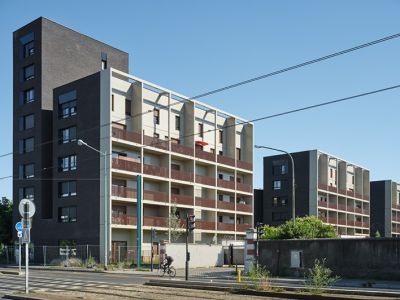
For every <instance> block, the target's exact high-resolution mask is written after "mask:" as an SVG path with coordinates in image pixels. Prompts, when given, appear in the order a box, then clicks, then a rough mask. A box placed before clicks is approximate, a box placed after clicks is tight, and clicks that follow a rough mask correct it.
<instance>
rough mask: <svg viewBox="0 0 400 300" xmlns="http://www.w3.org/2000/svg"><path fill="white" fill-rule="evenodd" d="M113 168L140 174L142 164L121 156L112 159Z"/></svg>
mask: <svg viewBox="0 0 400 300" xmlns="http://www.w3.org/2000/svg"><path fill="white" fill-rule="evenodd" d="M112 167H113V168H114V169H119V170H124V171H129V172H136V173H140V172H141V170H140V162H138V161H137V160H135V159H133V158H129V157H123V156H120V157H118V158H113V159H112Z"/></svg>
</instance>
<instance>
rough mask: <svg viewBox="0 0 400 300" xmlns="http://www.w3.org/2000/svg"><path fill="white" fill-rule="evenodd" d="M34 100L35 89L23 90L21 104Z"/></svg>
mask: <svg viewBox="0 0 400 300" xmlns="http://www.w3.org/2000/svg"><path fill="white" fill-rule="evenodd" d="M33 101H35V89H33V88H32V89H28V90H25V91H24V92H23V97H22V101H21V104H26V103H31V102H33Z"/></svg>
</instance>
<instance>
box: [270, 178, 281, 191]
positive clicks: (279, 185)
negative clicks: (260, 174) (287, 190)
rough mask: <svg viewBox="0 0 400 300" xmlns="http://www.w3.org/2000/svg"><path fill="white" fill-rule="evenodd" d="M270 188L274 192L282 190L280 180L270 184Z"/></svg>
mask: <svg viewBox="0 0 400 300" xmlns="http://www.w3.org/2000/svg"><path fill="white" fill-rule="evenodd" d="M272 188H273V189H274V190H280V189H281V188H282V181H280V180H274V181H273V184H272Z"/></svg>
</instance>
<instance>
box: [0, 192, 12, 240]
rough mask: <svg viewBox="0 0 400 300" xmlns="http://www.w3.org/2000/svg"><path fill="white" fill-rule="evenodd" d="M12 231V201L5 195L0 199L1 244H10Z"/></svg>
mask: <svg viewBox="0 0 400 300" xmlns="http://www.w3.org/2000/svg"><path fill="white" fill-rule="evenodd" d="M12 233H13V224H12V201H11V200H10V199H7V198H6V197H3V198H2V199H1V200H0V244H5V245H8V244H10V243H11V241H12Z"/></svg>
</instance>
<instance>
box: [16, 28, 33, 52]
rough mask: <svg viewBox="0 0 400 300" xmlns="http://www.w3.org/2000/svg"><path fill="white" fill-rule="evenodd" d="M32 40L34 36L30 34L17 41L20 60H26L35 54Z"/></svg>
mask: <svg viewBox="0 0 400 300" xmlns="http://www.w3.org/2000/svg"><path fill="white" fill-rule="evenodd" d="M34 40H35V34H34V33H33V32H30V33H28V34H26V35H24V36H22V37H20V38H19V41H20V43H21V48H20V49H21V50H20V51H21V52H20V57H21V58H26V57H29V56H31V55H33V54H35V44H34Z"/></svg>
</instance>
